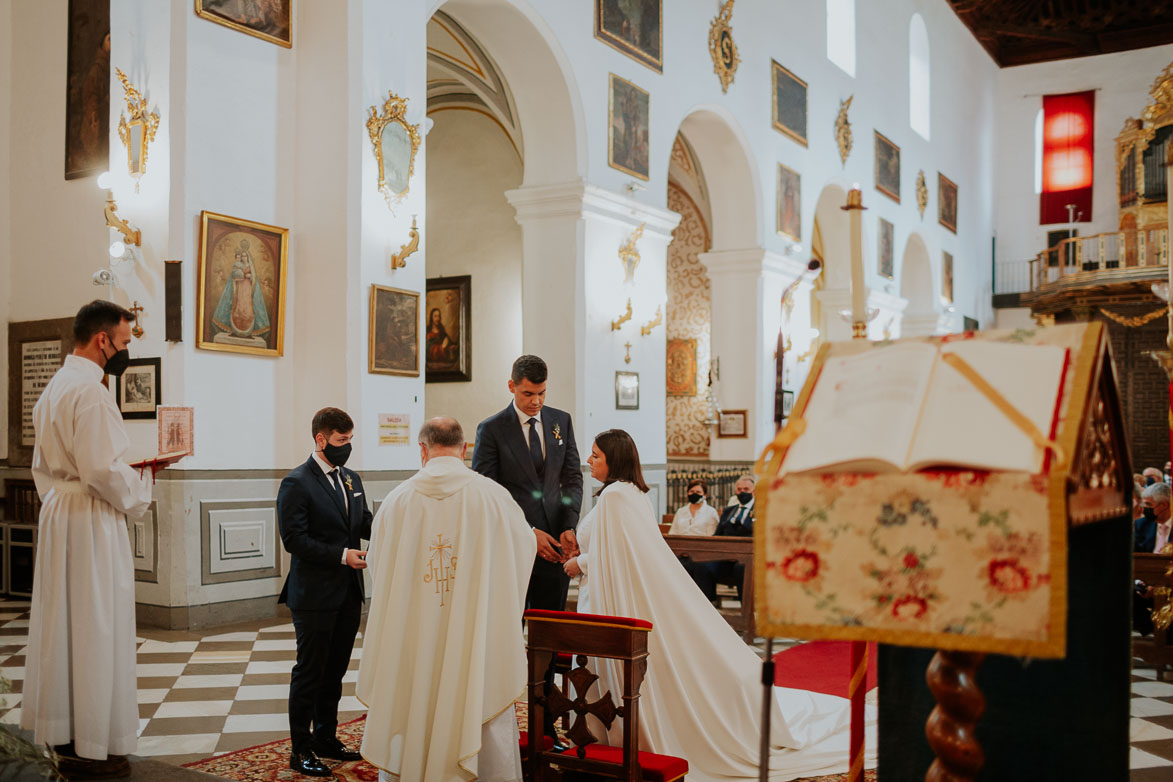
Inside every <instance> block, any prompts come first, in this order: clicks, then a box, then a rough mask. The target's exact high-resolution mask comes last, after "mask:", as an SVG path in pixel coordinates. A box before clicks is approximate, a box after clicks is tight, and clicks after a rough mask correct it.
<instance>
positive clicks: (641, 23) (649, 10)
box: [595, 0, 664, 73]
mask: <svg viewBox="0 0 1173 782" xmlns="http://www.w3.org/2000/svg"><path fill="white" fill-rule="evenodd" d="M663 21H664V3H663V0H595V37H596V38H598V39H599V40H600V41H602V42H603V43H605V44H607V45H608V46H611V47H614V48H615V49H618V50H619V51H621V52H623V53H624V54H626V55H627V56H628V57H630V58H631V59H633V60H635V61H636V62H639V63H643V64H644V65H646V66H648V67H649V68H651V69H652V70H653V71H655V72H656V73H663V72H664V56H663V51H662V50H663V46H664V32H663Z"/></svg>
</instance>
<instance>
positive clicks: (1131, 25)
mask: <svg viewBox="0 0 1173 782" xmlns="http://www.w3.org/2000/svg"><path fill="white" fill-rule="evenodd" d="M949 5H951V6H952V7H953V10H954V12H955V13H956V14H957V16H958V17H960V18H961V21H962V22H964V23H965V25H966V26H967V27H968V28H969V29H970V30H971V31H972V32H973V34H974V36H975V37H976V38H977V39H978V41H979V42H981V44H982V46H984V47H985V48H986V51H988V52H989V53H990V55H991V56H992V57H993V58H994V61H995V62H997V63H998V65H1000V66H1002V67H1003V68H1005V67H1007V66H1011V65H1025V64H1027V63H1034V62H1048V61H1050V60H1065V59H1068V58H1071V57H1085V56H1087V55H1092V54H1106V53H1108V52H1122V51H1127V50H1129V49H1143V48H1145V47H1147V46H1159V45H1162V44H1168V43H1173V0H949Z"/></svg>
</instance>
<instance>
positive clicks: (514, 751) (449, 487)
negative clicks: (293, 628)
mask: <svg viewBox="0 0 1173 782" xmlns="http://www.w3.org/2000/svg"><path fill="white" fill-rule="evenodd" d="M536 550H537V542H536V540H535V539H534V534H533V531H532V530H531V529H530V526H529V525H528V524H527V523H526V521H525V516H524V514H522V512H521V509H520V508H519V507H518V506H517V503H515V502H514V501H513V498H512V497H510V496H509V493H508V492H507V491H506V490H505V489H503V488H501V487H500V486H498V485H497V484H496V483H494V482H493V481H491V480H489V479H488V478H485V477H484V476H482V475H478V474H477V473H475V472H473V471H472V470H470V469H468V468H467V467H466V466H465V465H464V462H463V461H461V460H460V459H457V458H455V457H450V456H443V457H435V458H432V459H429V460H428V463H427V465H425V466H424V468H423V469H422V470H420V471H419V472H418V473H416V474H415V475H414V476H412V477H411V478H410V479H408V480H407V481H405V482H404V483H402V484H401V485H399V486H398V487H396V488H395V489H394V490H393V491H392V492H391V493H390V494H389V495H387V499H386V500H385V501H384V502H383V505H382V507H380V508H379V513H378V515H377V516H375V520H374V524H373V527H372V532H371V545H370V553H369V554H368V556H367V562H368V564H369V565H370V570H371V574H372V576H373V582H374V586H373V588H372V590H371V608H370V613H369V615H368V617H367V628H366V635H365V637H364V639H363V653H362V661H361V663H360V665H359V670H358V685H357V687H356V694H357V696H358V698H359V700H361V701H362V702H363V703H364V704H365V705H366V706H367V708H368V709H369V711H368V713H367V723H366V728H365V730H364V732H363V741H362V755H363V757H364V758H366V760H367V761H368V762H369V763H371V764H372V765H374V766H377V767H378V768H380V769H382V772H381V778H392V779H395V778H400V779H403V780H412V782H450V781H451V782H455V781H457V780H459V781H460V782H465V781H466V780H470V779H479V780H483V781H484V782H514V781H515V780H520V779H521V760H520V754H519V751H518V744H517V738H518V734H517V721H516V718H515V717H514V712H513V702H514V701H515V700H517V698H518V697H519V696H520V695H521V693H522V692H523V691H524V689H525V682H526V657H525V643H524V640H523V638H522V632H521V615H522V611H523V609H524V606H525V591H526V586H527V584H528V582H529V575H530V570H531V569H532V567H533V560H534V555H535V553H536Z"/></svg>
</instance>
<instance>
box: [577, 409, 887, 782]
mask: <svg viewBox="0 0 1173 782" xmlns="http://www.w3.org/2000/svg"><path fill="white" fill-rule="evenodd" d="M587 461H588V462H589V463H590V465H591V476H592V477H594V478H595V479H596V480H598V481H600V482H602V483H603V490H602V493H601V494H599V496H598V500H597V501H596V503H595V506H594V508H592V509H591V511H590V513H588V514H587V515H586V516H585V517H583V519H582V521H580V522H579V524H578V544H579V549H580V552H579V555H578V556H577V557H574V558H571V559H569V560H568V561H567V562H566V564H565V568H566V571H567V573H568V574H569V575H571V576H577V577H579V587H578V611H579V613H584V614H603V615H606V616H626V617H634V618H637V619H645V620H647V621H649V622H651V623H652V626H653V629H652V632H651V635H650V636H649V637H648V668H647V674H646V676H645V678H644V681H643V686H642V688H641V689H640V706H639V728H640V737H639V738H640V749H641V750H644V751H647V752H655V753H658V754H661V755H673V756H676V757H681V758H684V759H686V760H687V761H688V765H689V770H688V779H689V780H690V781H694V782H717V781H718V780H722V781H724V780H734V779H742V780H749V779H758V770H759V763H758V756H759V740H760V736H761V708H762V686H761V670H762V661H761V660H760V659H759V658H758V656H757V654H755V653H754V651H753V650H752V649H751V648H750V647H748V646H747V645H746V644H745V642H744V641H742V640H741V637H740V636H739V635H738V634H737V633H736V632H735V631H734V630H733V629H732V628H731V627H730V626H729V623H728V622H726V621H725V619H724V618H723V617H722V616H721V614H720V613H718V612H717V610H716V609H715V608H713V606H712V604H711V603H709V601H708V600H707V599H705V596H704V594H703V593H702V592H701V591H700V589H698V588H697V586H696V585H695V584H694V583H693V581H692V579H691V578H689V576H688V573H687V572H686V571H685V569H684V568H683V567H681V566H680V562H679V561H678V560H677V559H676V556H675V555H674V554H673V553H672V550H671V549H670V548H668V544H667V543H665V542H664V538H663V535H661V533H660V529H659V526H658V525H657V523H656V515H655V512H654V511H653V509H652V505H651V503H650V502H649V501H648V498H647V491H648V487H647V485H646V484H645V483H644V480H643V476H642V474H641V471H640V467H639V453H638V452H637V450H636V447H635V443H634V442H633V441H632V439H631V436H630V435H628V434H627V432H624V431H623V430H621V429H611V430H608V431H606V432H602V433H601V434H599V435H598V437H596V438H595V442H594V444H593V445H592V447H591V456H590V458H589V459H588V460H587ZM592 668H593V669H594V670H595V672H596V673H597V674H598V676H599V680H598V682H596V683H595V684H594V685H593V686H592V687H591V689H590V693H589V697H588V700H594V699H595V698H598V697H599V695H600V694H601V693H605V692H607V691H608V690H610V691H611V692H612V693H619V692H623V672H622V668H621V666H620V665H619V663H617V662H616V661H608V660H593V661H592ZM850 715H851V709H850V702H849V701H848V700H847V699H846V698H840V697H836V696H833V695H825V694H823V693H817V692H809V691H806V690H796V689H790V688H785V687H775V688H774V709H773V716H772V717H771V723H770V727H771V752H770V775H769V778H770V779H771V780H774V781H775V782H782V781H783V780H791V779H796V778H799V777H813V776H821V775H825V774H835V773H842V772H846V771H847V770H848V765H849V764H848V759H849V758H848V751H849V746H848V743H849V737H850ZM590 726H591V730H592V732H594V733H595V735H596V736H599V737H600V738H603V736H604V731H603V726H602V723H600V722H598V721H596V720H593V718H592V719H591V720H590ZM865 727H866V747H867V751H866V754H865V766H866V767H868V768H873V767H875V763H876V732H875V727H876V712H875V709H874V707H871V706H869V707H867V712H866V715H865ZM606 739H607V741H606V743H609V744H611V745H619V744H620V743H621V741H622V724H621V722H620V721H618V720H617V721H616V722H615V723H614V724H613V726H612V729H611V733H610V735H608V736H606Z"/></svg>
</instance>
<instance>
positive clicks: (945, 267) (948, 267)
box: [941, 250, 953, 304]
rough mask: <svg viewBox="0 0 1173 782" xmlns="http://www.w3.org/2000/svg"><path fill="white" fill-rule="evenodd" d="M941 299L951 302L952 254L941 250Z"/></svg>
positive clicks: (947, 302)
mask: <svg viewBox="0 0 1173 782" xmlns="http://www.w3.org/2000/svg"><path fill="white" fill-rule="evenodd" d="M941 300H942V301H944V302H945V303H946V304H952V303H953V254H952V253H947V252H945V251H943V250H942V251H941Z"/></svg>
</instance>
